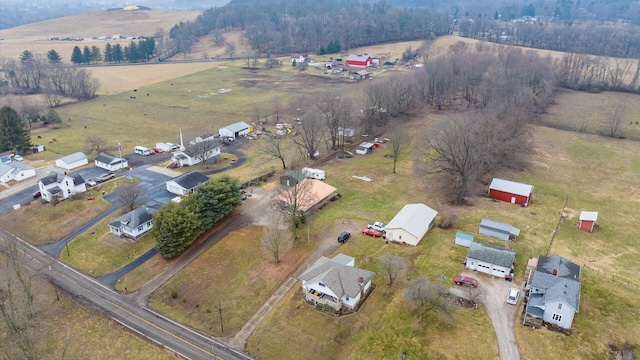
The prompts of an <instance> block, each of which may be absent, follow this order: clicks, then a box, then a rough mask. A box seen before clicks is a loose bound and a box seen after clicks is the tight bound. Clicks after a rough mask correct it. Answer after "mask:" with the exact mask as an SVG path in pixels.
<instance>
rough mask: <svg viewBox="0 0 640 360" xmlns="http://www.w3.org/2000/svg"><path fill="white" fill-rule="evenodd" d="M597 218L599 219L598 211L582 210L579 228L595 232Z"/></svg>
mask: <svg viewBox="0 0 640 360" xmlns="http://www.w3.org/2000/svg"><path fill="white" fill-rule="evenodd" d="M596 220H598V212H597V211H582V212H580V223H579V224H578V228H579V229H580V230H584V231H588V232H593V228H594V226H595V225H596Z"/></svg>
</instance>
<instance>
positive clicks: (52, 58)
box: [47, 49, 62, 64]
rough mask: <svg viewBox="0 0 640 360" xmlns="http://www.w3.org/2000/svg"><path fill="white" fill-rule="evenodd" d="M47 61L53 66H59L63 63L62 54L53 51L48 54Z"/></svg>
mask: <svg viewBox="0 0 640 360" xmlns="http://www.w3.org/2000/svg"><path fill="white" fill-rule="evenodd" d="M47 59H49V63H51V64H59V63H60V62H61V61H62V58H61V57H60V54H58V52H57V51H55V50H53V49H51V50H49V51H48V52H47Z"/></svg>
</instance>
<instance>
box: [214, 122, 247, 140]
mask: <svg viewBox="0 0 640 360" xmlns="http://www.w3.org/2000/svg"><path fill="white" fill-rule="evenodd" d="M250 132H251V126H250V125H249V124H247V123H246V122H243V121H240V122H237V123H233V124H231V125H227V126H225V127H222V128H220V129H219V130H218V134H219V135H220V136H221V137H223V138H225V137H227V138H237V137H239V136H242V135H246V134H248V133H250Z"/></svg>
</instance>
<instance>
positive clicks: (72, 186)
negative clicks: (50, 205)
mask: <svg viewBox="0 0 640 360" xmlns="http://www.w3.org/2000/svg"><path fill="white" fill-rule="evenodd" d="M38 187H39V188H40V193H41V194H42V198H43V199H44V200H46V201H49V202H50V201H51V200H52V199H53V198H54V197H55V198H57V199H66V198H68V197H69V196H72V195H75V194H77V193H83V192H85V191H87V186H86V185H85V183H84V179H83V178H82V176H80V174H71V175H63V174H60V173H57V172H55V171H52V172H50V173H49V175H47V176H45V177H43V178H41V179H40V180H38Z"/></svg>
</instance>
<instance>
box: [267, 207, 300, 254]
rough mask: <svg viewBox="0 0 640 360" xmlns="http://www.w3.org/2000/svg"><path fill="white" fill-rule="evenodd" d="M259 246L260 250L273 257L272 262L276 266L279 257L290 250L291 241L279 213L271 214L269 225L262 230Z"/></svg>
mask: <svg viewBox="0 0 640 360" xmlns="http://www.w3.org/2000/svg"><path fill="white" fill-rule="evenodd" d="M260 244H261V245H262V249H264V250H265V251H266V252H267V253H269V254H270V255H271V256H273V262H275V263H276V264H277V263H279V262H280V256H282V255H284V254H286V253H287V252H288V251H289V250H291V247H292V246H293V239H292V238H291V234H290V233H289V231H288V230H287V226H286V225H285V224H284V219H283V217H282V215H281V214H280V213H277V212H273V213H271V216H270V217H269V224H268V226H266V227H265V229H264V233H263V234H262V238H261V239H260Z"/></svg>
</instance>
